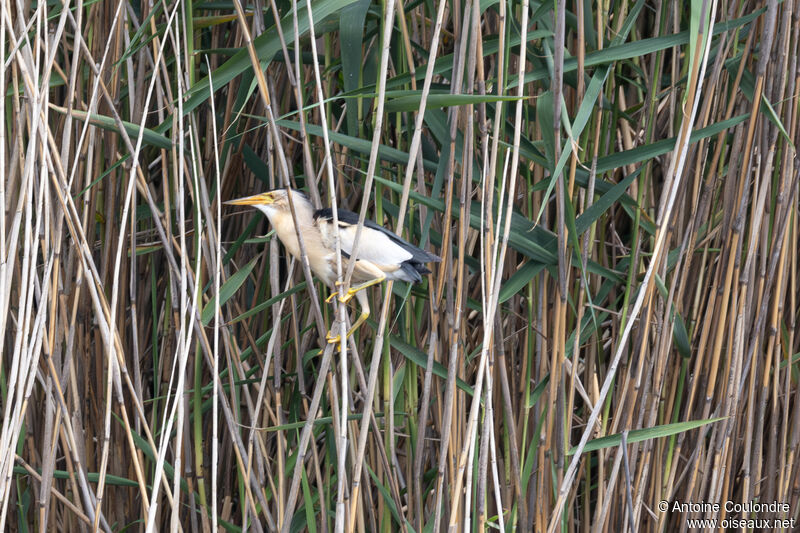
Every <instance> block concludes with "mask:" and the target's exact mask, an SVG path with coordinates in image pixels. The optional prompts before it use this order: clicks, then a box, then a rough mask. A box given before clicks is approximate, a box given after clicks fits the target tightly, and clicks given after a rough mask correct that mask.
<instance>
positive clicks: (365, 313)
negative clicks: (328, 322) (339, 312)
mask: <svg viewBox="0 0 800 533" xmlns="http://www.w3.org/2000/svg"><path fill="white" fill-rule="evenodd" d="M367 318H369V311H363V312H362V313H361V315H359V317H358V320H356V321H355V323H354V324H353V325H352V326H351V327H350V329H349V330H348V331H347V333H345V337H344V338H345V339H347V338H348V337H352V336H353V333H354V332H355V331H356V330H357V329H358V328H359V327H361V324H363V323H364V321H365V320H366V319H367ZM325 339H327V341H328V344H335V343H338V342H340V341H341V340H342V338H341V335H336V336H335V337H333V336H331V332H330V331H329V332H328V334H327V335H326V336H325Z"/></svg>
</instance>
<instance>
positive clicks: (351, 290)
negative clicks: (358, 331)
mask: <svg viewBox="0 0 800 533" xmlns="http://www.w3.org/2000/svg"><path fill="white" fill-rule="evenodd" d="M385 279H386V276H381V277H379V278H375V279H373V280H370V281H368V282H366V283H362V284H361V285H356V286H355V287H350V288H349V289H348V290H347V293H346V294H345V295H344V296H342V297H341V298H339V301H340V302H342V303H344V304H346V303H347V302H349V301H350V299H351V298H352V297H353V296H355V294H356V293H357V292H358V291H363V290H364V289H366V288H368V287H372V286H373V285H377V284H379V283H382V282H383V280H385ZM367 316H369V313H367ZM359 320H361V319H360V318H359ZM362 322H363V320H362Z"/></svg>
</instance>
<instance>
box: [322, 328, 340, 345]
mask: <svg viewBox="0 0 800 533" xmlns="http://www.w3.org/2000/svg"><path fill="white" fill-rule="evenodd" d="M325 340H327V341H328V344H337V343H338V342H340V341H341V340H342V337H341V335H336V336H335V337H334V336H332V335H331V332H330V331H329V332H328V334H327V335H325Z"/></svg>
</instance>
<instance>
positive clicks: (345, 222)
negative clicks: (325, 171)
mask: <svg viewBox="0 0 800 533" xmlns="http://www.w3.org/2000/svg"><path fill="white" fill-rule="evenodd" d="M337 215H338V219H339V240H340V244H341V247H342V252H344V253H345V254H347V255H348V256H350V255H352V251H353V243H354V241H355V238H356V229H357V227H358V215H357V214H356V213H353V212H352V211H348V210H346V209H339V210H337ZM314 218H315V219H316V220H317V224H318V225H319V229H320V233H321V234H322V236H323V239H325V240H326V241H327V242H329V243H330V246H331V248H333V247H334V246H335V240H334V239H335V237H334V233H333V213H332V210H331V209H329V208H328V209H320V210H319V211H317V212H316V213H315V214H314ZM358 259H362V260H366V261H370V262H372V263H375V264H379V265H398V266H399V265H400V264H401V263H404V262H406V261H413V262H415V263H426V262H431V261H437V260H440V259H439V258H438V257H437V256H435V255H433V254H431V253H428V252H426V251H424V250H421V249H419V248H417V247H416V246H414V245H413V244H410V243H408V242H406V241H405V240H403V239H402V238H400V237H398V236H397V235H395V234H394V233H392V232H391V231H389V230H387V229H386V228H383V227H381V226H379V225H377V224H376V223H375V222H373V221H371V220H365V221H364V228H363V230H362V232H361V239H360V241H359V245H358Z"/></svg>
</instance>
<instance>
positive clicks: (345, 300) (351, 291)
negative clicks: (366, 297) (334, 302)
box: [339, 289, 358, 304]
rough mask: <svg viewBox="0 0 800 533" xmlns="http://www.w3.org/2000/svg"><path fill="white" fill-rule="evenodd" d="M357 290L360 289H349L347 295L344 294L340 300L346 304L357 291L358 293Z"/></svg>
mask: <svg viewBox="0 0 800 533" xmlns="http://www.w3.org/2000/svg"><path fill="white" fill-rule="evenodd" d="M357 292H358V289H356V290H353V289H349V290H348V291H347V292H346V293H345V295H344V296H342V297H341V298H339V301H340V302H342V303H343V304H346V303H347V302H349V301H350V300H351V299H352V298H353V295H354V294H355V293H357Z"/></svg>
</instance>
